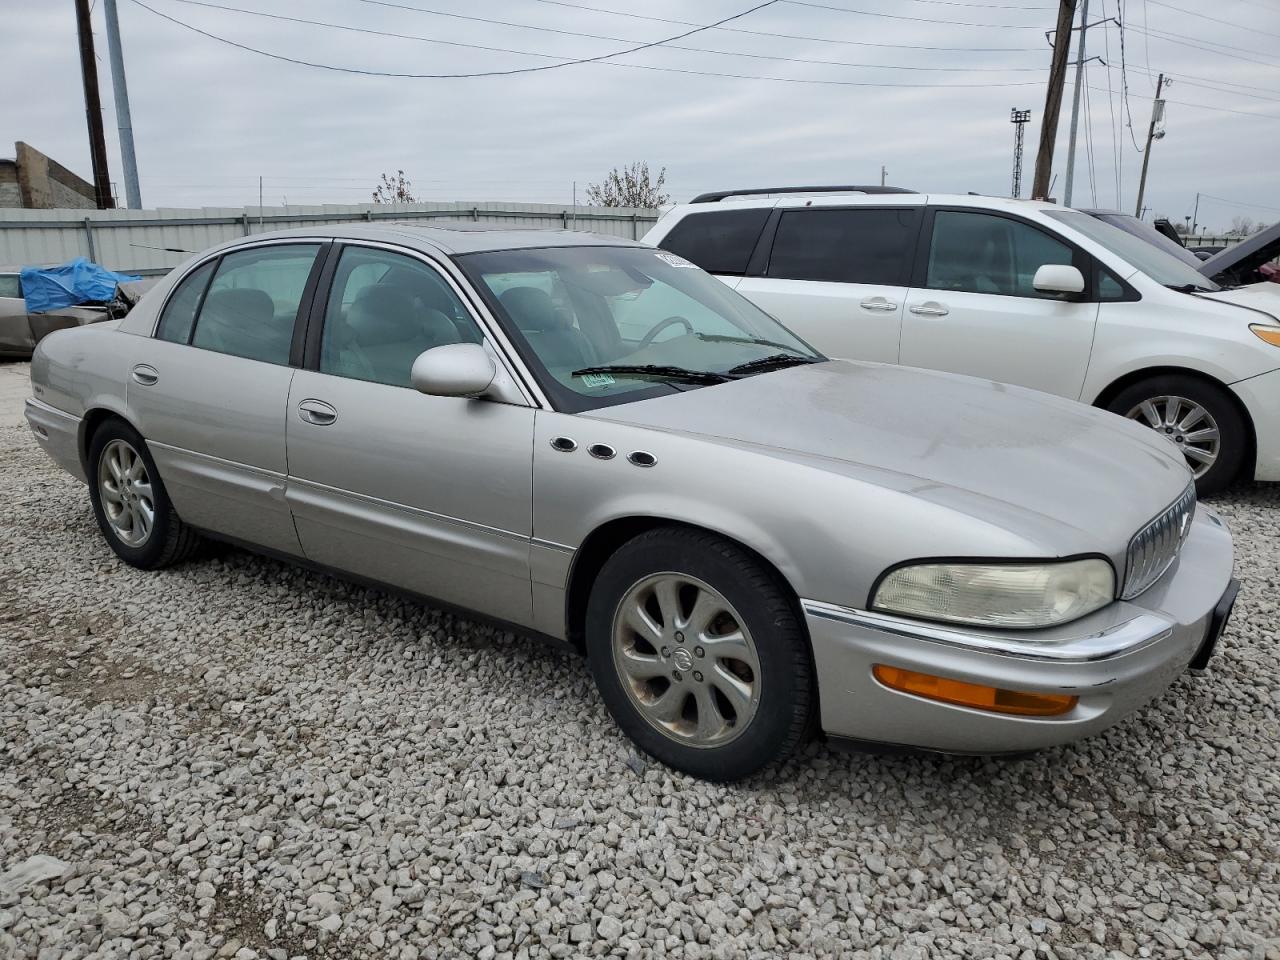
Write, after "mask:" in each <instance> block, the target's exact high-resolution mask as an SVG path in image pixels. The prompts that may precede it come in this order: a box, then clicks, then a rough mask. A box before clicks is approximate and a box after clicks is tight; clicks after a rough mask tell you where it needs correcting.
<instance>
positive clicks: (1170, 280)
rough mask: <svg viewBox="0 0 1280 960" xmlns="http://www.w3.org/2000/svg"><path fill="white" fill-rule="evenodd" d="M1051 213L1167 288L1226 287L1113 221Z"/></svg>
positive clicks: (1084, 214) (1075, 214)
mask: <svg viewBox="0 0 1280 960" xmlns="http://www.w3.org/2000/svg"><path fill="white" fill-rule="evenodd" d="M1048 215H1049V216H1050V217H1053V219H1055V220H1057V221H1058V222H1059V223H1062V224H1063V225H1065V226H1067V227H1070V228H1071V229H1072V230H1078V231H1079V232H1080V233H1082V234H1084V235H1085V236H1086V237H1088V238H1089V239H1090V240H1094V241H1096V242H1097V243H1100V244H1102V246H1104V247H1106V248H1107V249H1108V250H1110V251H1111V252H1112V253H1114V254H1116V255H1117V256H1119V257H1121V258H1122V259H1123V260H1124V261H1125V262H1127V263H1130V264H1132V265H1133V266H1134V267H1135V268H1136V269H1138V270H1141V271H1142V272H1143V273H1145V274H1146V275H1147V276H1149V277H1150V278H1151V279H1152V280H1154V281H1156V282H1157V283H1162V284H1164V285H1165V286H1166V287H1172V288H1174V289H1176V290H1204V291H1213V290H1220V289H1222V288H1221V287H1219V286H1218V285H1217V284H1216V283H1214V282H1213V281H1212V280H1210V279H1209V278H1208V277H1206V276H1205V275H1204V274H1203V273H1201V272H1200V271H1199V270H1197V269H1196V268H1195V267H1193V266H1191V265H1190V264H1188V263H1183V262H1182V261H1181V260H1179V259H1178V258H1177V257H1172V256H1170V255H1169V254H1167V253H1165V252H1164V251H1163V250H1161V249H1159V248H1157V247H1155V246H1152V245H1151V244H1150V243H1148V242H1147V241H1146V240H1143V239H1142V238H1141V237H1135V236H1134V235H1133V234H1131V233H1127V232H1126V231H1124V230H1121V229H1119V228H1118V227H1113V226H1112V225H1111V224H1109V223H1103V222H1102V221H1101V220H1098V219H1096V218H1094V217H1091V216H1089V215H1088V214H1087V213H1080V212H1078V211H1076V210H1054V211H1053V212H1051V213H1049V214H1048Z"/></svg>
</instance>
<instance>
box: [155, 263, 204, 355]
mask: <svg viewBox="0 0 1280 960" xmlns="http://www.w3.org/2000/svg"><path fill="white" fill-rule="evenodd" d="M217 263H218V261H216V260H210V261H209V262H208V263H206V264H203V265H201V266H199V267H197V268H196V269H195V270H193V271H191V273H189V274H187V275H186V276H185V277H184V278H183V279H182V282H181V283H179V284H178V288H177V289H176V290H174V291H173V293H172V295H170V297H169V302H168V303H166V304H165V305H164V313H162V314H160V325H159V326H158V327H157V328H156V336H157V337H159V338H160V339H161V340H168V341H170V342H171V343H190V342H191V328H192V326H193V325H194V324H195V322H196V311H198V310H199V309H200V301H201V300H202V299H204V292H205V289H206V288H208V286H209V277H211V276H212V275H213V268H214V267H215V266H216V265H217Z"/></svg>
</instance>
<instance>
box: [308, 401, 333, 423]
mask: <svg viewBox="0 0 1280 960" xmlns="http://www.w3.org/2000/svg"><path fill="white" fill-rule="evenodd" d="M298 416H299V418H301V419H302V420H304V421H306V422H307V423H314V424H315V425H316V426H317V427H327V426H328V425H329V424H331V423H333V422H334V421H335V420H337V419H338V411H337V410H335V409H333V407H331V406H329V404H327V403H325V402H324V401H323V400H303V401H302V402H301V403H299V404H298Z"/></svg>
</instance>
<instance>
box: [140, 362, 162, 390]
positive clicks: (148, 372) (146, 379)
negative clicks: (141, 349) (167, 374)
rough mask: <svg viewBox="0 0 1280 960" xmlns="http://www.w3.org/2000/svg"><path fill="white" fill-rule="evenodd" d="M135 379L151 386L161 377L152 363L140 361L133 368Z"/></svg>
mask: <svg viewBox="0 0 1280 960" xmlns="http://www.w3.org/2000/svg"><path fill="white" fill-rule="evenodd" d="M133 379H134V380H135V381H137V382H138V383H140V384H142V385H143V386H144V387H150V386H153V385H154V384H155V382H156V381H157V380H159V379H160V374H159V373H158V372H157V371H156V368H155V367H153V366H151V365H150V364H147V363H140V364H138V365H137V366H136V367H134V368H133Z"/></svg>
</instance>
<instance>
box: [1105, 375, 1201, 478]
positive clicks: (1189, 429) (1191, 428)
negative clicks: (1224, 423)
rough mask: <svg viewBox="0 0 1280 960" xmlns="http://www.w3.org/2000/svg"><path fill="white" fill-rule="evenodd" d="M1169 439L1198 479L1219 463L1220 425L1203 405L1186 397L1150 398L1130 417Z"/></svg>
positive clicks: (1133, 410) (1136, 408)
mask: <svg viewBox="0 0 1280 960" xmlns="http://www.w3.org/2000/svg"><path fill="white" fill-rule="evenodd" d="M1125 416H1127V417H1128V418H1129V419H1130V420H1136V421H1138V422H1139V423H1142V424H1145V425H1146V426H1148V427H1150V428H1151V429H1152V430H1154V431H1156V433H1159V434H1161V435H1162V436H1164V437H1166V438H1167V439H1168V440H1170V441H1171V442H1172V443H1173V444H1174V445H1175V446H1177V447H1178V449H1179V450H1181V451H1182V455H1183V457H1185V458H1186V461H1187V465H1188V466H1189V467H1191V470H1192V472H1193V473H1194V474H1195V476H1196V479H1199V478H1200V477H1202V476H1204V475H1205V474H1206V473H1208V472H1209V471H1210V470H1211V469H1213V465H1214V464H1215V463H1216V462H1217V460H1218V451H1219V449H1220V448H1221V445H1222V435H1221V433H1220V432H1219V430H1218V422H1217V421H1216V420H1214V419H1213V416H1212V415H1211V414H1210V413H1209V411H1208V410H1206V409H1205V408H1204V407H1203V406H1201V405H1200V404H1198V403H1196V402H1195V401H1194V400H1188V399H1187V398H1186V397H1172V396H1163V397H1151V398H1149V399H1147V400H1143V401H1142V402H1141V403H1139V404H1138V405H1137V406H1135V407H1134V408H1133V409H1132V410H1130V411H1129V412H1128V413H1127V414H1125Z"/></svg>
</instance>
